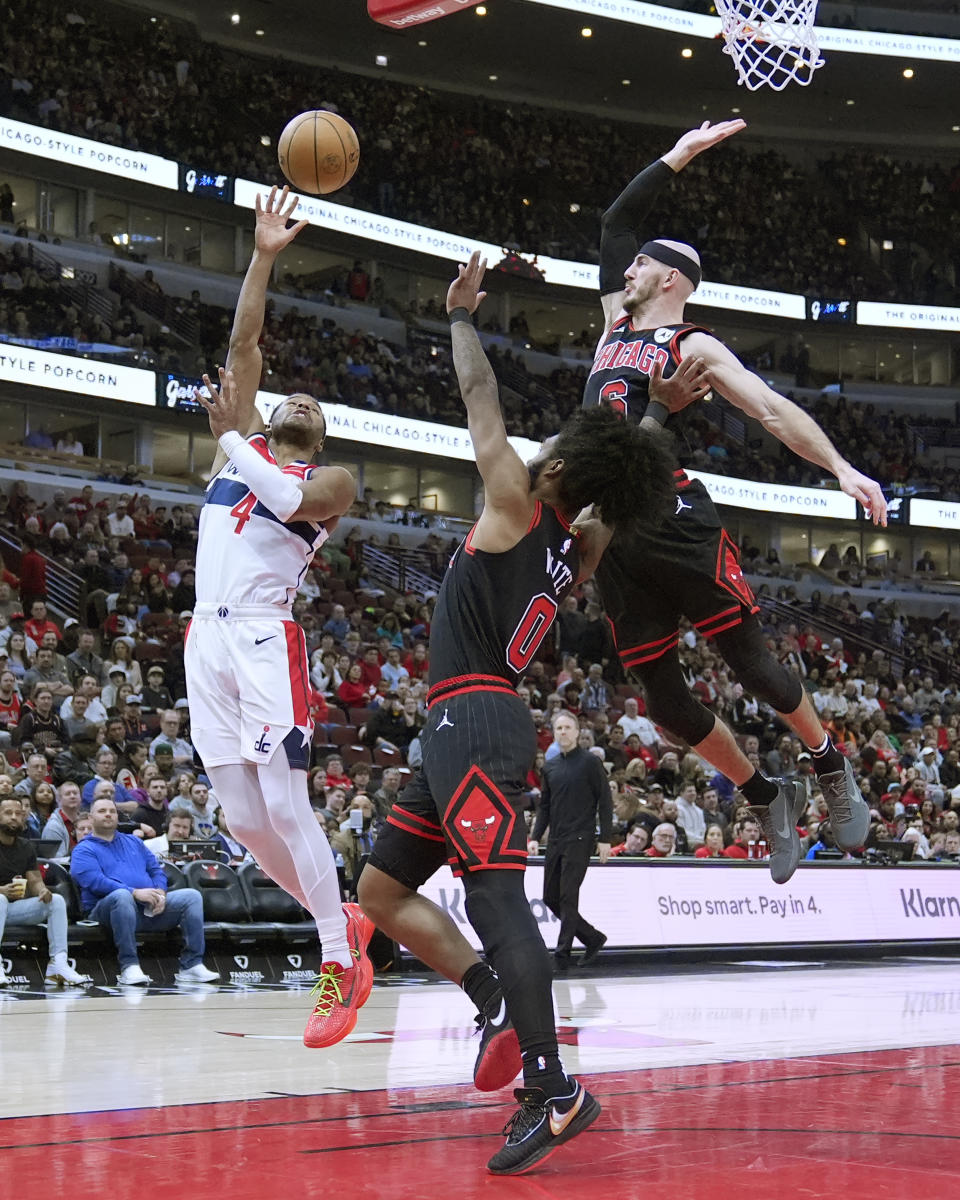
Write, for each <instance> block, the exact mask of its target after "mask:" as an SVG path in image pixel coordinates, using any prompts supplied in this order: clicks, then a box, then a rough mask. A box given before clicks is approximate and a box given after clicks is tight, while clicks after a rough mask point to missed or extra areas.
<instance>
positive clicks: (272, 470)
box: [198, 367, 357, 527]
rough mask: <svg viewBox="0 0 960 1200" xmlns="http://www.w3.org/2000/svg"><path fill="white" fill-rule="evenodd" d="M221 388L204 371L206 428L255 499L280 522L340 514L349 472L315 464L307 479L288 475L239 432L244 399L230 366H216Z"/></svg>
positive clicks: (350, 484) (351, 495) (350, 488)
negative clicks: (227, 368) (207, 422)
mask: <svg viewBox="0 0 960 1200" xmlns="http://www.w3.org/2000/svg"><path fill="white" fill-rule="evenodd" d="M219 375H220V387H219V388H218V387H217V386H216V384H214V382H213V380H212V379H211V378H210V376H209V375H204V377H203V382H204V384H205V385H206V388H207V391H208V392H209V395H210V398H209V399H206V398H205V397H204V396H203V395H202V394H200V395H199V396H198V399H199V400H200V403H201V404H202V405H203V407H204V408H205V409H206V410H207V416H208V418H209V421H210V432H211V433H212V434H213V436H214V437H215V438H216V439H217V441H218V442H219V443H220V449H221V450H222V451H223V452H224V454H225V455H226V456H227V457H228V458H229V459H230V461H231V462H232V463H233V465H234V466H235V467H236V468H237V471H238V472H239V473H240V476H241V478H242V479H243V481H244V483H245V484H246V485H247V487H248V488H249V489H250V491H251V492H253V494H254V495H255V496H256V497H257V499H258V500H259V501H260V502H261V503H262V504H264V505H265V506H266V507H267V508H268V509H269V510H270V512H272V513H273V515H274V516H275V517H279V519H280V520H281V521H290V520H292V519H293V518H295V517H297V518H299V519H300V520H302V521H325V522H327V524H328V527H329V523H330V521H331V520H332V518H334V517H339V516H342V515H343V513H345V512H346V511H347V509H348V508H349V507H350V505H351V504H352V503H353V501H354V500H355V499H356V494H357V488H356V484H355V483H354V479H353V476H352V475H351V474H350V472H349V471H347V470H345V469H344V468H343V467H317V468H316V470H314V471H313V472H312V473H311V475H310V478H309V479H298V478H296V476H294V475H288V474H286V472H284V471H281V469H280V468H279V467H278V466H277V465H276V463H272V462H268V461H267V460H266V459H265V458H264V457H263V456H262V455H260V454H258V453H257V451H256V450H255V449H254V448H253V446H251V445H250V443H249V442H248V441H247V440H246V438H245V437H244V436H243V433H242V432H241V429H240V426H241V422H242V420H243V414H244V402H243V397H242V395H241V392H240V389H239V387H238V386H237V381H236V379H235V377H234V375H233V372H232V371H228V370H224V369H223V367H221V368H220V371H219Z"/></svg>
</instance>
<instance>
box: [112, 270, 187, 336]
mask: <svg viewBox="0 0 960 1200" xmlns="http://www.w3.org/2000/svg"><path fill="white" fill-rule="evenodd" d="M110 287H111V288H112V289H113V291H115V292H116V293H117V294H118V295H119V296H121V297H122V298H123V299H124V300H128V301H129V302H130V303H131V304H133V305H135V306H136V307H137V308H140V309H142V310H143V311H144V312H145V313H147V314H148V315H149V316H151V317H154V318H155V319H156V320H158V321H161V322H162V323H163V324H164V325H166V326H168V327H169V328H170V329H172V330H173V332H174V333H175V334H177V336H178V337H181V338H183V340H184V341H185V342H186V343H187V345H188V346H195V345H196V344H197V339H198V337H199V335H200V322H199V321H198V320H197V318H196V317H193V316H191V315H190V314H189V313H186V312H183V311H182V310H181V309H180V307H179V305H180V303H181V301H180V300H179V299H178V298H177V297H174V296H164V295H163V293H162V292H155V291H153V290H152V289H151V288H148V287H147V285H146V284H145V283H143V282H142V281H141V280H139V279H137V278H136V276H134V275H128V274H127V272H126V271H125V270H124V269H123V268H122V267H118V266H117V265H116V263H111V264H110Z"/></svg>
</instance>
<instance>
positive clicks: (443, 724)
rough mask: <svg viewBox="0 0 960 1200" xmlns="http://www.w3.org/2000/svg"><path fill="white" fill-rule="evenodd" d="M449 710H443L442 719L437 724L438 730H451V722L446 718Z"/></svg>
mask: <svg viewBox="0 0 960 1200" xmlns="http://www.w3.org/2000/svg"><path fill="white" fill-rule="evenodd" d="M448 712H449V709H446V708H445V709H444V710H443V717H442V718H441V719H440V720H439V721H438V722H437V728H438V729H453V722H452V721H451V720H450V718H449V717H448V716H447V713H448Z"/></svg>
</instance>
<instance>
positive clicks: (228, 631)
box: [184, 604, 313, 770]
mask: <svg viewBox="0 0 960 1200" xmlns="http://www.w3.org/2000/svg"><path fill="white" fill-rule="evenodd" d="M184 663H185V666H186V674H187V699H188V700H189V702H190V733H191V737H192V739H193V744H194V745H195V746H196V748H197V751H198V752H199V754H200V757H201V758H202V759H203V764H204V766H205V767H217V766H226V765H228V764H232V763H244V762H251V763H268V762H269V761H270V760H271V758H272V757H273V755H274V754H275V753H276V751H277V748H278V747H279V746H281V745H283V746H284V749H285V751H286V754H287V758H288V759H289V761H290V765H291V767H295V768H297V769H302V770H306V769H307V768H308V767H309V765H310V746H311V739H312V734H313V722H312V721H311V719H310V702H309V697H310V679H309V672H308V661H307V644H306V639H305V638H304V636H303V630H302V629H301V628H300V626H299V625H298V624H297V623H296V621H293V620H291V619H289V617H287V616H286V614H285V610H283V609H277V608H270V607H253V606H251V607H233V606H231V607H229V608H228V607H227V606H226V605H223V606H217V605H213V604H198V605H197V606H196V608H195V610H194V615H193V620H192V621H191V622H190V625H189V627H188V629H187V637H186V643H185V645H184Z"/></svg>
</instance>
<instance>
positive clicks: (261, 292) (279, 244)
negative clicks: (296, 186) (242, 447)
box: [213, 187, 308, 475]
mask: <svg viewBox="0 0 960 1200" xmlns="http://www.w3.org/2000/svg"><path fill="white" fill-rule="evenodd" d="M289 191H290V189H289V188H287V187H285V188H284V189H283V190H282V191H279V192H278V190H277V188H275V187H274V188H271V190H270V195H269V196H268V197H267V201H266V204H261V203H260V196H259V195H258V196H257V198H256V201H255V209H256V214H257V223H256V228H255V231H254V247H253V257H252V258H251V259H250V265H249V266H248V267H247V273H246V275H245V276H244V279H243V285H242V286H241V288H240V296H239V298H238V300H237V311H236V313H235V314H234V318H233V328H232V329H231V331H230V348H229V350H228V351H227V362H226V367H227V370H228V371H230V372H231V373H232V375H233V378H234V379H235V380H236V385H237V387H238V389H239V393H240V402H241V404H242V406H243V413H242V416H241V419H240V425H239V430H240V432H241V433H243V434H244V435H245V436H249V435H250V434H251V433H256V432H257V431H258V430H262V429H263V421H262V420H261V418H260V414H259V413H258V412H257V409H256V404H255V401H256V398H257V389H258V388H259V386H260V376H261V374H262V371H263V356H262V355H261V353H260V334H261V333H262V332H263V316H264V309H265V307H266V301H267V285H268V284H269V283H270V276H271V275H272V274H273V264H274V263H275V262H276V260H277V255H278V254H279V253H280V251H281V250H283V249H284V247H286V246H288V245H289V244H290V243H291V242H292V241H293V239H294V238H295V237H296V236H297V234H298V233H299V232H300V230H301V229H303V228H304V227H305V226H306V225H307V224H308V222H307V221H298V222H297V223H296V224H295V225H291V227H290V228H289V229H288V228H287V222H288V221H289V220H290V217H291V216H292V215H293V212H294V210H295V209H296V207H297V205H298V204H299V203H300V200H299V197H297V196H290V195H289ZM288 200H289V203H288ZM225 462H226V455H225V454H223V453H222V452H220V451H218V452H217V455H216V458H215V459H214V463H213V474H214V475H215V474H216V473H217V471H219V470H220V468H221V467H222V466H223V464H224V463H225Z"/></svg>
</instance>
